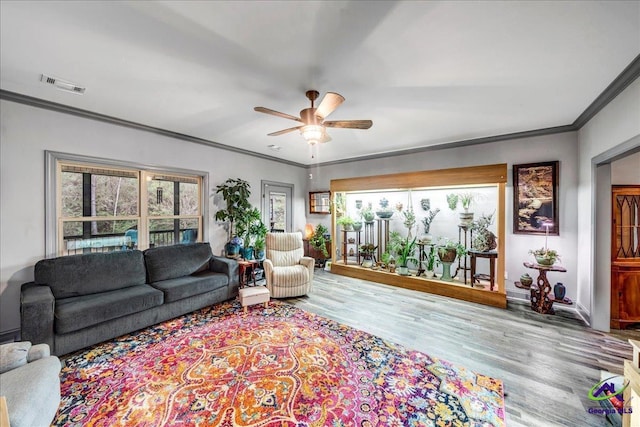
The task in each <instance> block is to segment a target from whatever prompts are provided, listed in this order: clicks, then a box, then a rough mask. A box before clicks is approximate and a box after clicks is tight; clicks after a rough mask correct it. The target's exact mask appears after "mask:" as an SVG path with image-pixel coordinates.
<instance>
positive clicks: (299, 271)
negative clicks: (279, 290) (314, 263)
mask: <svg viewBox="0 0 640 427" xmlns="http://www.w3.org/2000/svg"><path fill="white" fill-rule="evenodd" d="M272 277H273V284H274V285H275V286H282V287H287V286H298V285H301V284H304V283H307V282H308V281H309V269H308V268H306V267H305V266H304V265H301V264H296V265H290V266H288V267H276V268H274V269H273V276H272Z"/></svg>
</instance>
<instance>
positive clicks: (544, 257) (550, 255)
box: [529, 248, 560, 267]
mask: <svg viewBox="0 0 640 427" xmlns="http://www.w3.org/2000/svg"><path fill="white" fill-rule="evenodd" d="M529 253H530V254H531V255H533V256H534V257H535V259H536V262H537V263H538V264H540V265H544V266H549V267H550V266H552V265H553V264H555V263H556V261H557V260H559V259H560V254H558V252H556V251H555V250H553V249H548V248H540V249H532V250H530V251H529Z"/></svg>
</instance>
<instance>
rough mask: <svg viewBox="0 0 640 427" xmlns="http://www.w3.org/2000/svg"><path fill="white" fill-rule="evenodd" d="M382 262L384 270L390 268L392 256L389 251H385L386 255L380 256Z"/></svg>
mask: <svg viewBox="0 0 640 427" xmlns="http://www.w3.org/2000/svg"><path fill="white" fill-rule="evenodd" d="M380 261H381V262H382V268H388V267H389V261H391V254H390V253H389V251H384V253H383V254H382V255H380Z"/></svg>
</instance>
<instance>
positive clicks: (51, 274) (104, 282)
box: [34, 250, 146, 299]
mask: <svg viewBox="0 0 640 427" xmlns="http://www.w3.org/2000/svg"><path fill="white" fill-rule="evenodd" d="M145 280H146V271H145V267H144V259H143V256H142V252H140V251H137V250H136V251H120V252H108V253H92V254H83V255H71V256H64V257H58V258H51V259H43V260H40V261H38V263H37V264H36V266H35V278H34V281H35V283H36V284H38V285H48V286H49V287H50V288H51V292H52V293H53V296H54V297H55V298H56V299H59V298H70V297H77V296H81V295H89V294H95V293H98V292H105V291H112V290H116V289H120V288H128V287H130V286H135V285H142V284H144V283H145Z"/></svg>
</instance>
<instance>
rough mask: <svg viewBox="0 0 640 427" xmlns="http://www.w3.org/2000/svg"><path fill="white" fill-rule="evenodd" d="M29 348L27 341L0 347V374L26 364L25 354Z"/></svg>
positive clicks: (29, 344)
mask: <svg viewBox="0 0 640 427" xmlns="http://www.w3.org/2000/svg"><path fill="white" fill-rule="evenodd" d="M30 348H31V343H30V342H29V341H21V342H12V343H8V344H2V345H0V374H2V373H4V372H7V371H10V370H12V369H15V368H19V367H20V366H22V365H26V364H27V353H28V352H29V349H30Z"/></svg>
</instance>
